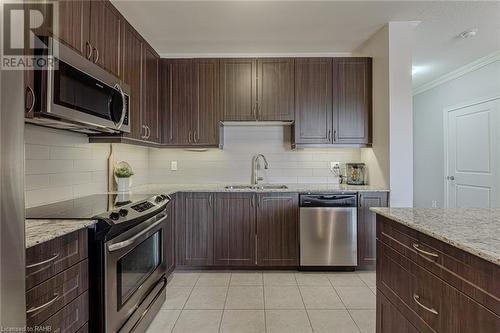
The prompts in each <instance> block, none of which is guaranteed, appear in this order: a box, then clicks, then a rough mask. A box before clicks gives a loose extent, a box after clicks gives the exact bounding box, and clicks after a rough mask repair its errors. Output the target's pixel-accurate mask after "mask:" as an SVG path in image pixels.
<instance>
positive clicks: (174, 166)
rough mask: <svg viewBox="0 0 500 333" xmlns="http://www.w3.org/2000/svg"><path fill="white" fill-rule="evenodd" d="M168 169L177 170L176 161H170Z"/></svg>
mask: <svg viewBox="0 0 500 333" xmlns="http://www.w3.org/2000/svg"><path fill="white" fill-rule="evenodd" d="M170 171H177V161H171V162H170Z"/></svg>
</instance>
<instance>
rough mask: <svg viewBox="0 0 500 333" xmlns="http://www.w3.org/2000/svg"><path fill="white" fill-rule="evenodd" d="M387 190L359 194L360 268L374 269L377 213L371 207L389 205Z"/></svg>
mask: <svg viewBox="0 0 500 333" xmlns="http://www.w3.org/2000/svg"><path fill="white" fill-rule="evenodd" d="M387 205H388V193H387V192H359V194H358V268H359V269H374V268H375V265H376V258H377V251H376V248H377V243H376V225H377V221H376V215H375V213H373V212H371V211H370V207H387Z"/></svg>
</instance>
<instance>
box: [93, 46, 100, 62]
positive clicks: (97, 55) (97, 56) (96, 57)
mask: <svg viewBox="0 0 500 333" xmlns="http://www.w3.org/2000/svg"><path fill="white" fill-rule="evenodd" d="M93 50H95V55H96V56H95V59H94V63H97V62H98V61H99V50H98V49H97V48H96V47H94V48H93Z"/></svg>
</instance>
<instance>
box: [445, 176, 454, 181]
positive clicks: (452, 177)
mask: <svg viewBox="0 0 500 333" xmlns="http://www.w3.org/2000/svg"><path fill="white" fill-rule="evenodd" d="M446 179H447V180H451V181H454V180H455V176H446Z"/></svg>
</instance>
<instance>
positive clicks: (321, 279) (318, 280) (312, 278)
mask: <svg viewBox="0 0 500 333" xmlns="http://www.w3.org/2000/svg"><path fill="white" fill-rule="evenodd" d="M295 278H296V279H297V284H298V285H299V286H330V280H328V275H326V274H322V273H295Z"/></svg>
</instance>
